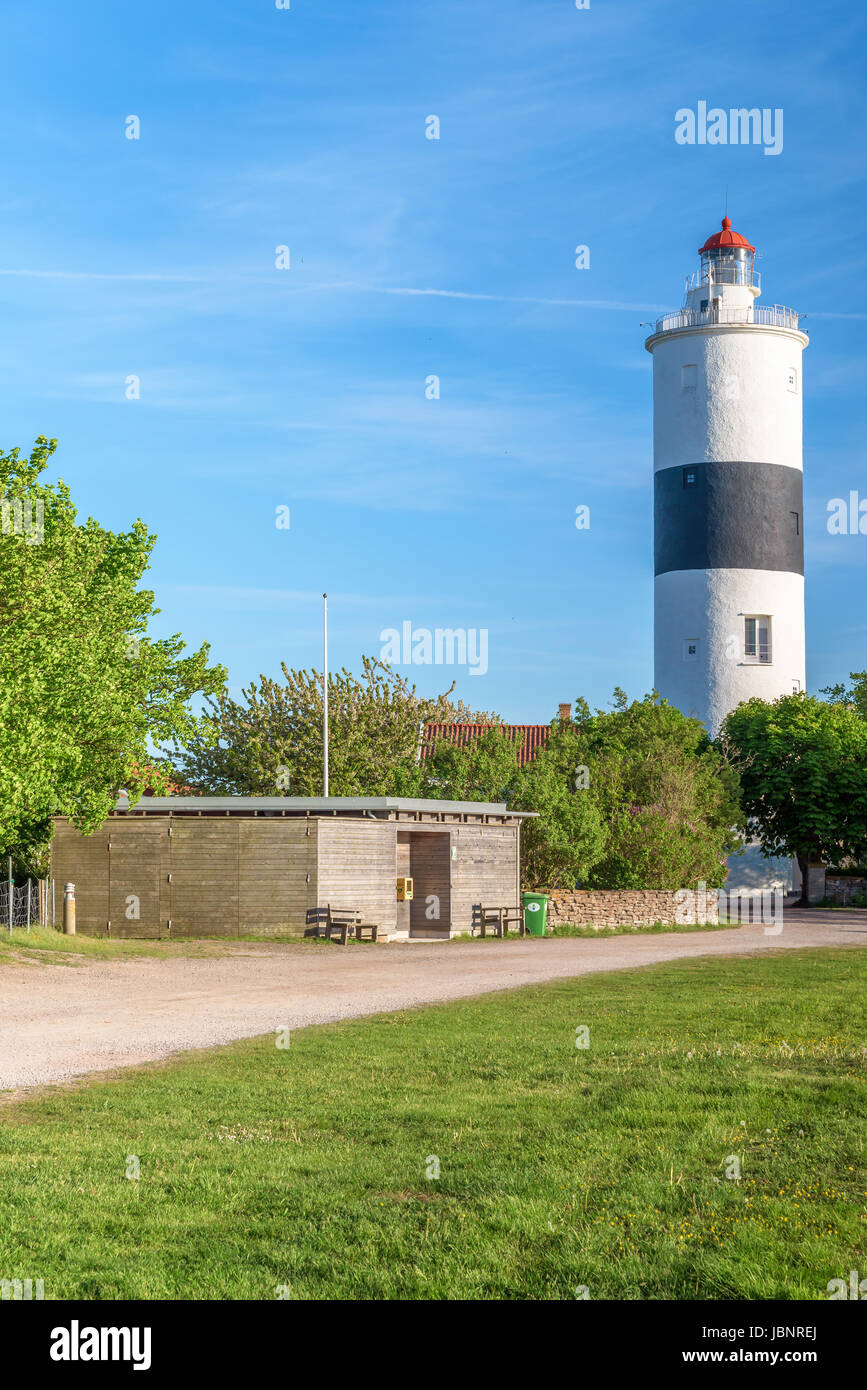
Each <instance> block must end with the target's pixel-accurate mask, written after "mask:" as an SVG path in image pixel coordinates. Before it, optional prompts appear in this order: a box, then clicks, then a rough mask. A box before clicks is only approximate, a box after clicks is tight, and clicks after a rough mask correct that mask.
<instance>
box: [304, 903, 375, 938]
mask: <svg viewBox="0 0 867 1390" xmlns="http://www.w3.org/2000/svg"><path fill="white" fill-rule="evenodd" d="M306 922H307V928H306V930H305V932H304V935H305V936H314V937H325V938H326V939H327V940H329V941H339V942H340V944H341V946H345V945H346V943H347V941H348V940H349V938H350V937H355V940H356V941H375V940H376V934H377V932H378V930H379V925H378V923H376V922H362V920H361V912H360V910H359V908H357V907H332V906H331V904H330V903H326V904H325V906H324V907H309V908H308V909H307V914H306Z"/></svg>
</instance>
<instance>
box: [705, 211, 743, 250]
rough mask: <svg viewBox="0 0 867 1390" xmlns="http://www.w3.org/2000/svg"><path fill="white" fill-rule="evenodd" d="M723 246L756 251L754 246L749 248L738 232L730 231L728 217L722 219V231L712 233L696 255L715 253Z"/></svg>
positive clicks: (730, 226)
mask: <svg viewBox="0 0 867 1390" xmlns="http://www.w3.org/2000/svg"><path fill="white" fill-rule="evenodd" d="M724 246H743V247H745V248H746V250H747V251H755V249H756V248H755V247H754V246H750V243H749V242H748V241H747V239H746V237H745V236H741V234H740V232H733V231H732V224H731V218H729V217H724V218H723V220H722V231H721V232H714V234H713V236H709V237H708V239H707V241H706V242H705V244H704V246H700V247H699V248H698V254H699V255H700V256H702V255H704V253H705V251H716V250H718V249H719V248H720V247H724Z"/></svg>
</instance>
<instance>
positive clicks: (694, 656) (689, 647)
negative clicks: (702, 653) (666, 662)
mask: <svg viewBox="0 0 867 1390" xmlns="http://www.w3.org/2000/svg"><path fill="white" fill-rule="evenodd" d="M683 659H684V661H698V638H697V637H685V638H684V639H683Z"/></svg>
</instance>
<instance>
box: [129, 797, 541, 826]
mask: <svg viewBox="0 0 867 1390" xmlns="http://www.w3.org/2000/svg"><path fill="white" fill-rule="evenodd" d="M118 812H120V813H123V814H126V815H134V816H135V815H142V814H143V815H166V814H167V813H168V812H170V813H171V814H172V815H193V816H194V815H200V814H203V813H208V814H210V815H227V816H229V815H242V816H250V815H272V816H273V815H295V816H299V815H308V816H327V815H332V816H340V815H346V816H361V815H366V814H369V815H371V816H373V817H376V818H381V819H385V820H390V819H397V818H399V817H400V816H401V815H408V816H412V815H414V814H417V815H435V816H502V817H508V818H514V819H516V820H519V819H523V818H525V817H527V816H535V815H538V812H537V811H510V810H509V809H508V808H507V806H506V803H505V801H430V800H426V799H422V798H414V797H402V796H143V797H142V798H141V800H140V801H137V802H136V803H135V805H134V806H130V804H129V801H128V800H127V798H126V797H121V798H119V799H118V802H117V805H116V806H115V813H118Z"/></svg>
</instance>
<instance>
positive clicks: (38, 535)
mask: <svg viewBox="0 0 867 1390" xmlns="http://www.w3.org/2000/svg"><path fill="white" fill-rule="evenodd" d="M0 532H2V534H3V535H4V536H25V537H26V541H25V544H26V545H41V544H42V542H43V540H44V539H45V503H44V502H43V500H42V498H41V497H37V498H36V499H35V500H34V499H33V498H31V497H23V498H22V497H3V498H2V499H0Z"/></svg>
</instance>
